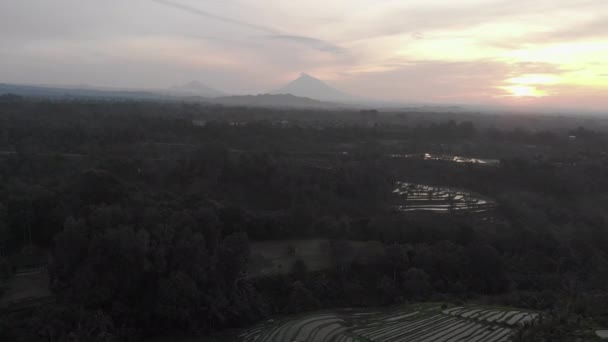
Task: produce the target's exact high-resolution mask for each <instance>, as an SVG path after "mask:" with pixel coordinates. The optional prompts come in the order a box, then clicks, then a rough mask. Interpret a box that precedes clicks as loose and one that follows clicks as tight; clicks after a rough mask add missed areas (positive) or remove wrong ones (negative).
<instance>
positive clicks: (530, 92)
mask: <svg viewBox="0 0 608 342" xmlns="http://www.w3.org/2000/svg"><path fill="white" fill-rule="evenodd" d="M503 89H504V90H506V91H507V92H509V95H508V96H512V97H543V96H545V95H546V93H545V92H544V91H542V90H539V89H536V87H533V86H528V85H512V86H506V87H503Z"/></svg>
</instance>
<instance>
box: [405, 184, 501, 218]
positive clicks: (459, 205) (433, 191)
mask: <svg viewBox="0 0 608 342" xmlns="http://www.w3.org/2000/svg"><path fill="white" fill-rule="evenodd" d="M394 193H395V194H398V195H399V197H400V204H399V205H398V206H397V210H399V211H401V212H430V213H438V214H447V213H485V212H488V211H490V210H493V209H494V208H495V207H496V205H495V203H494V202H493V201H491V200H489V199H486V198H484V197H482V196H480V195H476V194H473V193H470V192H466V191H463V190H457V189H451V188H447V187H436V186H428V185H421V184H412V183H403V182H398V183H397V189H395V191H394Z"/></svg>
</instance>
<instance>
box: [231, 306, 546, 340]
mask: <svg viewBox="0 0 608 342" xmlns="http://www.w3.org/2000/svg"><path fill="white" fill-rule="evenodd" d="M537 318H538V313H533V312H527V311H522V310H516V309H504V308H490V307H451V308H448V309H441V306H439V305H438V306H429V305H418V306H416V305H413V306H408V307H403V308H400V309H397V310H392V311H389V312H371V311H370V312H362V311H355V310H338V311H334V312H319V313H311V314H307V315H302V316H298V317H291V318H285V319H282V320H268V321H266V322H264V323H262V324H259V325H258V326H256V327H254V328H252V329H250V330H248V331H246V332H245V333H243V334H241V335H240V336H239V340H238V341H241V342H292V341H294V342H295V341H298V342H317V341H318V342H391V341H408V342H414V341H417V342H431V341H433V342H456V341H460V342H503V341H509V339H510V337H511V336H512V335H513V334H514V333H515V332H516V331H517V330H518V329H520V328H521V327H522V326H523V325H524V324H526V323H530V322H532V321H534V320H536V319H537Z"/></svg>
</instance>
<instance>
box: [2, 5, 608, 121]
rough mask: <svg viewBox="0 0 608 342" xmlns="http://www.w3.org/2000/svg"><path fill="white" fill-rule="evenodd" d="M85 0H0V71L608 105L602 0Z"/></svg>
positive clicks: (112, 80)
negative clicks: (303, 75)
mask: <svg viewBox="0 0 608 342" xmlns="http://www.w3.org/2000/svg"><path fill="white" fill-rule="evenodd" d="M32 1H33V2H36V10H35V11H32V10H31V8H29V7H28V5H27V3H29V2H32ZM92 4H93V2H91V1H76V0H57V1H52V2H51V1H42V0H29V1H21V0H7V1H3V2H2V3H0V55H1V56H2V61H3V63H2V64H1V65H0V75H2V79H0V82H17V83H34V84H41V83H43V84H83V83H86V84H97V85H105V86H119V87H149V88H151V87H167V86H170V85H174V84H183V83H184V82H187V81H190V80H193V79H197V80H201V81H203V83H206V84H209V85H212V86H214V87H217V88H219V89H222V90H225V91H228V92H232V93H263V92H267V91H270V90H272V89H276V88H277V87H278V86H279V85H281V84H283V83H285V81H287V80H290V79H293V78H294V77H296V76H297V75H298V74H299V73H300V72H307V73H310V74H312V75H314V76H316V77H318V78H321V79H323V80H326V81H328V82H329V83H331V84H332V85H333V86H335V87H337V88H339V89H341V90H343V91H344V92H348V93H351V94H354V95H357V96H364V97H366V98H374V99H379V100H390V101H402V102H408V101H416V102H430V103H443V102H466V103H477V104H509V103H510V101H517V98H536V99H538V100H539V101H536V102H537V103H539V104H541V105H547V106H553V105H560V106H581V105H582V106H585V107H586V108H588V109H593V110H598V109H600V110H603V109H604V108H606V106H607V105H608V100H606V98H607V97H608V24H607V23H608V1H604V0H580V1H570V0H538V1H533V2H530V1H523V0H521V1H520V0H513V1H502V0H463V1H458V2H457V3H456V2H446V1H439V0H425V1H422V0H412V1H396V0H380V1H379V0H356V1H347V0H337V1H331V2H327V1H323V2H321V1H318V0H307V1H289V2H286V1H282V0H231V1H213V2H210V1H204V2H203V1H196V0H133V1H119V0H108V1H104V2H95V3H94V4H95V6H93V5H92ZM68 8H69V12H70V15H69V16H68V15H66V13H67V10H66V9H68ZM128 13H138V15H137V18H136V19H135V17H133V16H130V15H128ZM109 22H111V23H112V25H108V23H109ZM75 28H78V29H75ZM98 70H104V72H98ZM126 75H128V77H125V76H126ZM581 98H585V99H586V100H585V101H584V103H581V101H580V99H581Z"/></svg>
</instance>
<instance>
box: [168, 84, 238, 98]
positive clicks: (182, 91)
mask: <svg viewBox="0 0 608 342" xmlns="http://www.w3.org/2000/svg"><path fill="white" fill-rule="evenodd" d="M169 92H170V93H171V94H172V95H178V96H201V97H211V98H214V97H220V96H226V95H228V94H226V93H224V92H222V91H219V90H217V89H213V88H211V87H208V86H206V85H204V84H202V83H201V82H199V81H192V82H189V83H186V84H184V85H180V86H174V87H171V88H170V89H169Z"/></svg>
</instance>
